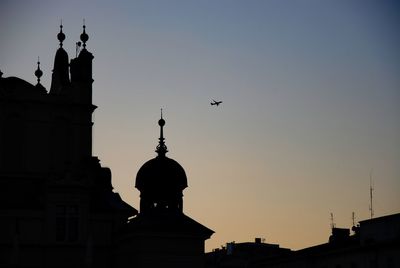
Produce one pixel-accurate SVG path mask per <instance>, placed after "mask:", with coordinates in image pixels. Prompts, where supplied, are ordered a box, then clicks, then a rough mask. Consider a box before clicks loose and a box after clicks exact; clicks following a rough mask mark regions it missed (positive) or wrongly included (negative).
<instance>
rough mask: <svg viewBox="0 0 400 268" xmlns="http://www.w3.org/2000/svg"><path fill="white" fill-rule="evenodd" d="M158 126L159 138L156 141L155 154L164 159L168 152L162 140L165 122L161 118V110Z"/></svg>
mask: <svg viewBox="0 0 400 268" xmlns="http://www.w3.org/2000/svg"><path fill="white" fill-rule="evenodd" d="M158 125H159V126H160V138H159V139H158V140H159V143H158V145H157V147H156V152H157V153H158V156H162V157H164V156H165V154H166V153H167V152H168V149H167V146H166V145H165V142H164V140H165V139H164V133H163V127H164V126H165V120H164V119H163V116H162V109H161V119H160V120H158Z"/></svg>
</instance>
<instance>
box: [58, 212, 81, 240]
mask: <svg viewBox="0 0 400 268" xmlns="http://www.w3.org/2000/svg"><path fill="white" fill-rule="evenodd" d="M78 239H79V207H78V206H77V205H68V206H67V205H57V206H56V241H59V242H75V241H78Z"/></svg>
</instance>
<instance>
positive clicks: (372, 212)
mask: <svg viewBox="0 0 400 268" xmlns="http://www.w3.org/2000/svg"><path fill="white" fill-rule="evenodd" d="M372 171H373V169H371V172H370V173H369V212H370V216H371V219H372V218H373V217H374V209H373V207H372V192H373V191H374V188H373V184H372V183H373V181H372Z"/></svg>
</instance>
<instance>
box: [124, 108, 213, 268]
mask: <svg viewBox="0 0 400 268" xmlns="http://www.w3.org/2000/svg"><path fill="white" fill-rule="evenodd" d="M158 125H159V126H160V138H159V144H158V146H157V147H156V152H157V156H156V157H155V158H153V159H151V160H149V161H147V162H146V163H144V164H143V166H142V167H141V168H140V169H139V171H138V173H137V175H136V183H135V186H136V188H137V189H138V190H139V191H140V213H139V215H138V216H137V217H135V218H132V219H131V220H130V221H129V222H128V223H127V224H126V226H125V228H124V229H123V231H122V232H121V234H120V239H119V242H118V245H119V250H118V252H119V253H118V258H117V259H118V260H119V266H120V267H128V266H130V265H132V267H133V266H134V267H174V268H180V267H182V268H183V267H198V268H200V267H204V241H205V240H206V239H208V238H210V236H211V235H212V234H213V233H214V232H213V231H212V230H210V229H208V228H207V227H205V226H203V225H201V224H200V223H198V222H196V221H195V220H193V219H191V218H190V217H188V216H186V215H185V214H184V213H183V190H184V189H185V188H186V187H187V177H186V173H185V170H184V169H183V167H182V166H181V165H180V164H179V163H178V162H176V161H175V160H173V159H171V158H168V157H167V156H166V153H167V152H168V150H167V146H166V145H165V142H164V140H165V139H164V131H163V129H164V126H165V120H164V119H163V118H162V114H161V119H160V120H159V121H158Z"/></svg>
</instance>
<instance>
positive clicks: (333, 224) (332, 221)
mask: <svg viewBox="0 0 400 268" xmlns="http://www.w3.org/2000/svg"><path fill="white" fill-rule="evenodd" d="M335 227H336V224H335V222H334V220H333V213H332V212H331V229H333V228H335Z"/></svg>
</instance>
